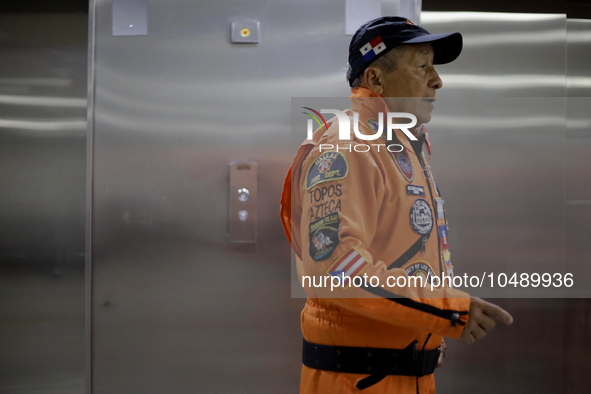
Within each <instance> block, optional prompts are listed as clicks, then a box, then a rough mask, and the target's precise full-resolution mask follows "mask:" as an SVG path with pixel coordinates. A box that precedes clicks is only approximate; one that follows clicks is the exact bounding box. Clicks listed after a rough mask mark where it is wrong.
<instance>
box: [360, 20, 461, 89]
mask: <svg viewBox="0 0 591 394" xmlns="http://www.w3.org/2000/svg"><path fill="white" fill-rule="evenodd" d="M427 42H428V43H431V45H433V51H434V53H435V57H434V59H433V63H434V64H445V63H450V62H452V61H454V60H456V59H457V57H458V56H460V52H462V43H463V41H462V35H461V34H460V33H458V32H455V33H443V34H430V33H429V32H428V31H427V30H425V29H423V28H422V27H421V26H419V25H417V24H416V23H414V22H413V21H411V20H409V19H407V18H402V17H399V16H385V17H382V18H377V19H374V20H371V21H369V22H367V23H365V24H364V25H363V26H361V27H360V28H359V29H357V31H356V32H355V34H353V38H351V44H349V65H350V66H351V70H352V72H351V75H350V76H349V85H351V83H352V82H353V80H354V79H355V78H357V77H358V76H359V74H361V73H362V72H363V71H364V70H365V69H366V68H367V67H368V66H369V65H370V64H371V63H373V62H375V61H376V60H377V59H379V58H380V56H382V55H384V54H385V53H387V52H388V51H389V50H391V49H393V48H394V47H395V46H397V45H400V44H423V43H427Z"/></svg>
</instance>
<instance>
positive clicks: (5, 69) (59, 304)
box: [0, 14, 87, 394]
mask: <svg viewBox="0 0 591 394" xmlns="http://www.w3.org/2000/svg"><path fill="white" fill-rule="evenodd" d="M86 37H87V15H85V14H40V15H28V14H15V15H10V14H3V15H0V58H1V59H2V61H0V300H1V301H0V349H2V351H0V392H2V393H72V394H74V393H77V394H80V393H82V392H83V390H84V334H85V332H84V202H85V193H84V185H85V175H84V165H85V159H86V158H85V142H86V140H85V130H86V120H85V116H86V46H87V42H86Z"/></svg>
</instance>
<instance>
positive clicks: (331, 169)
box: [306, 151, 349, 190]
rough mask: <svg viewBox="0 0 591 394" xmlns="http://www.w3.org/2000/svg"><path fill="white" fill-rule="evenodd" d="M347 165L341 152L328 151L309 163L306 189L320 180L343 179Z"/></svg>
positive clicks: (320, 181)
mask: <svg viewBox="0 0 591 394" xmlns="http://www.w3.org/2000/svg"><path fill="white" fill-rule="evenodd" d="M348 171H349V165H348V163H347V159H346V158H345V156H343V154H342V153H340V152H336V151H328V152H325V153H323V154H321V155H320V157H318V158H317V159H316V160H314V161H313V162H312V164H310V167H308V171H307V172H306V190H310V188H311V187H312V186H314V185H317V184H319V183H322V182H329V181H334V180H337V179H343V178H345V177H346V176H347V173H348Z"/></svg>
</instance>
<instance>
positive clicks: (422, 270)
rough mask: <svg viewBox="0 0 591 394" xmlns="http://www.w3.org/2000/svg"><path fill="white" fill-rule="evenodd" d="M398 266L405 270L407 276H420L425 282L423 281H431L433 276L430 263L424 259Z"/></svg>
mask: <svg viewBox="0 0 591 394" xmlns="http://www.w3.org/2000/svg"><path fill="white" fill-rule="evenodd" d="M400 268H402V269H403V270H405V271H406V273H407V274H408V276H418V277H420V278H422V282H423V283H425V281H427V282H429V283H432V281H433V277H434V276H435V273H434V270H433V267H431V264H429V263H428V262H427V261H425V260H417V261H413V262H410V263H406V264H404V265H403V266H402V267H400Z"/></svg>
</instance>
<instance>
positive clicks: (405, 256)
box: [388, 233, 431, 269]
mask: <svg viewBox="0 0 591 394" xmlns="http://www.w3.org/2000/svg"><path fill="white" fill-rule="evenodd" d="M430 236H431V233H429V234H426V235H423V236H421V237H419V239H417V240H416V241H415V243H414V244H412V245H411V247H410V248H408V249H407V250H406V252H404V253H402V255H401V256H400V257H398V258H397V259H396V261H394V262H393V263H392V264H390V265H389V266H388V269H392V268H400V267H402V266H403V265H404V264H405V263H406V262H407V261H409V260H410V259H412V258H413V257H415V256H416V254H417V253H419V251H420V250H424V245H425V244H426V243H427V241H428V240H429V237H430Z"/></svg>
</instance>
